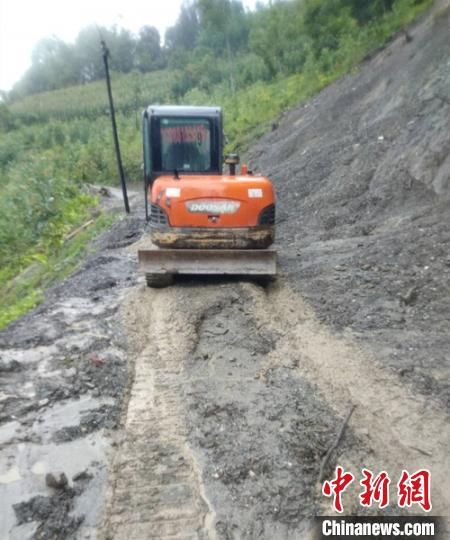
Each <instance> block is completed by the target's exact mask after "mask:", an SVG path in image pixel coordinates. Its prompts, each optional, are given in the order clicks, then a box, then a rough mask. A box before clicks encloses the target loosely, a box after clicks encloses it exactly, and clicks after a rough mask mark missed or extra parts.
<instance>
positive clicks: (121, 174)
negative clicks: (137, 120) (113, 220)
mask: <svg viewBox="0 0 450 540" xmlns="http://www.w3.org/2000/svg"><path fill="white" fill-rule="evenodd" d="M101 44H102V51H103V62H104V64H105V73H106V88H107V90H108V99H109V110H110V112H111V123H112V130H113V139H114V148H115V150H116V158H117V168H118V170H119V177H120V183H121V185H122V195H123V203H124V205H125V212H126V213H127V214H129V213H130V205H129V204H128V194H127V185H126V183H125V174H124V172H123V165H122V157H121V155H120V146H119V137H118V136H117V124H116V114H115V112H114V103H113V97H112V92H111V79H110V77H109V65H108V56H109V50H108V47H107V46H106V43H105V41H104V40H103V39H102V40H101Z"/></svg>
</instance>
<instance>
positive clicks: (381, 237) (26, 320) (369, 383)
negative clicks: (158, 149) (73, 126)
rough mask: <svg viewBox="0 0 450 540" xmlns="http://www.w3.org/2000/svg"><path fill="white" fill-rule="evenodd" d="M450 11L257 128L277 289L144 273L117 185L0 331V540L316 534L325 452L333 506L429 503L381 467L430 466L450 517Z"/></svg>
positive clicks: (443, 3)
mask: <svg viewBox="0 0 450 540" xmlns="http://www.w3.org/2000/svg"><path fill="white" fill-rule="evenodd" d="M449 27H450V1H449V0H439V1H438V2H436V3H435V4H434V6H433V8H432V9H431V10H430V11H429V12H428V13H426V14H425V15H424V16H423V17H422V18H421V19H419V20H418V21H416V23H414V24H413V25H412V26H410V27H408V29H407V31H408V32H407V34H405V33H404V32H401V33H399V34H397V35H395V36H394V38H393V39H392V40H391V41H390V42H389V43H388V44H387V45H386V46H385V47H383V48H380V49H379V50H377V51H374V52H373V53H372V54H371V56H370V57H367V58H366V59H365V61H364V62H363V63H362V64H361V65H360V66H359V67H358V69H357V70H355V71H354V72H353V73H351V74H349V75H346V76H344V77H343V78H340V79H339V80H337V81H336V82H334V83H332V84H330V85H329V86H327V87H326V88H325V89H323V90H322V91H321V92H320V93H319V94H317V95H316V96H314V97H313V98H312V99H310V100H309V101H306V102H305V103H304V104H302V105H300V106H297V107H296V108H294V109H292V110H289V111H287V112H285V113H284V114H282V115H281V116H280V118H279V119H278V120H277V121H273V126H272V130H271V131H270V132H269V133H266V134H265V135H264V136H263V137H262V138H261V139H260V140H259V141H258V142H256V143H255V144H253V145H251V146H250V148H249V149H248V151H247V156H246V159H247V158H248V159H249V160H250V163H251V165H252V167H253V168H254V170H256V171H261V172H262V171H263V172H264V173H265V174H268V175H270V176H271V177H272V178H273V180H274V183H275V186H276V191H277V196H278V200H277V209H278V215H277V234H278V238H277V242H276V247H277V250H278V253H279V258H280V265H279V266H280V268H279V269H280V275H279V277H278V279H277V281H276V282H275V283H273V284H270V285H268V286H266V287H263V286H261V285H260V284H257V283H253V282H251V281H244V280H240V279H238V278H235V279H225V278H223V279H222V278H215V279H213V278H207V277H196V278H188V277H185V278H178V279H177V280H176V281H175V283H174V285H173V286H171V287H168V288H165V289H158V290H156V289H149V288H148V287H146V286H145V280H144V277H143V276H142V275H139V273H138V271H137V263H136V259H137V256H136V254H137V250H138V249H139V248H140V247H141V246H142V245H147V243H148V234H147V233H148V230H147V228H146V226H145V224H144V218H143V208H142V201H141V199H142V193H141V190H140V189H139V192H138V191H134V190H132V193H131V206H132V209H133V211H132V213H131V215H129V216H121V217H120V218H118V219H116V221H115V222H114V223H113V224H110V225H108V226H107V225H105V227H106V228H107V230H105V231H104V232H103V233H102V234H99V235H98V237H97V238H96V239H95V241H94V242H93V243H91V244H90V251H89V253H88V255H86V256H85V257H84V258H83V259H82V261H81V263H80V265H79V266H78V267H77V268H76V270H75V271H73V272H71V274H70V276H68V277H67V278H66V279H64V280H63V281H61V282H60V283H58V284H56V285H55V284H53V285H52V286H51V287H50V289H49V290H48V291H47V293H46V295H45V299H44V301H43V302H42V303H41V304H40V305H39V306H38V307H36V308H35V309H33V310H31V311H30V312H29V313H27V314H26V315H25V316H23V317H21V318H20V319H18V320H16V321H14V322H12V323H11V324H9V325H8V326H7V327H6V328H5V329H3V330H2V331H1V332H0V349H1V352H0V375H1V378H0V399H1V403H2V409H1V411H0V498H1V500H2V520H0V537H1V538H6V539H7V540H13V539H16V538H20V539H22V538H29V539H33V540H34V539H36V540H37V539H40V540H42V539H45V540H47V539H48V540H50V539H52V540H55V539H57V540H60V539H61V540H72V539H78V538H86V539H90V540H95V539H99V540H130V539H133V540H148V539H149V538H157V539H161V540H163V539H165V540H169V539H181V538H184V539H187V538H189V539H192V540H193V539H196V540H206V539H207V540H213V539H215V540H229V539H242V540H244V539H245V540H311V538H312V537H313V530H314V525H315V522H314V517H315V516H329V515H330V514H331V513H333V509H332V506H331V500H330V499H329V498H328V497H326V496H324V495H323V494H322V489H321V488H322V482H321V481H322V480H323V479H328V480H330V479H332V477H333V475H334V471H335V467H336V466H337V465H341V466H342V467H344V469H345V470H347V471H351V472H352V473H353V474H354V475H355V482H354V483H353V484H352V485H351V486H350V487H349V489H348V490H346V492H345V493H344V494H343V498H342V500H343V505H344V512H343V514H342V515H341V516H339V518H341V517H342V516H344V517H345V516H367V515H369V516H375V517H377V518H378V517H380V515H385V514H387V515H391V516H399V515H402V516H405V517H406V516H411V515H420V516H424V515H425V514H424V512H423V510H422V508H421V507H420V506H418V504H416V503H414V504H412V507H411V508H400V507H399V504H398V499H397V492H396V483H397V481H398V479H399V478H400V475H401V473H402V471H403V470H407V471H409V472H410V473H413V472H415V471H419V470H422V469H427V470H429V471H430V474H431V478H432V482H431V498H432V510H431V512H430V514H427V515H432V516H444V524H445V522H446V523H447V524H449V523H450V517H449V516H448V509H449V508H450V482H449V470H450V456H449V452H448V448H449V445H450V410H449V408H450V403H449V383H448V381H449V377H448V376H449V373H450V363H449V362H450V359H449V356H448V351H449V345H450V343H449V339H450V338H449V332H448V328H449V322H450V297H449V287H450V260H449V242H450V235H449V231H448V219H449V215H450V178H449V174H450V163H449V157H448V156H449V150H450V132H449V130H448V118H449V113H450V110H449V109H450V95H449V88H450V69H449V68H450V66H449V64H448V58H449V52H450V41H449V39H448V38H449V33H448V29H449ZM281 82H282V81H281ZM281 82H280V81H278V82H277V83H275V84H281ZM97 191H98V190H97ZM97 197H98V199H99V200H100V204H101V206H102V207H103V208H105V209H107V208H109V209H111V208H113V209H114V208H116V209H117V208H119V207H120V204H121V201H120V192H119V190H117V189H114V188H111V189H109V190H102V192H101V193H97ZM68 248H70V243H66V249H68ZM341 435H342V437H341ZM327 456H328V457H327ZM328 458H329V459H328ZM363 468H367V469H369V470H371V471H373V472H374V473H375V474H378V472H379V471H387V472H388V474H389V476H390V478H391V479H392V485H391V489H390V496H391V499H390V504H389V506H388V507H386V508H384V509H382V510H380V509H379V508H378V505H377V504H374V505H372V507H370V508H366V507H362V506H361V505H360V500H359V495H360V486H359V483H358V481H359V479H360V478H361V471H362V469H363ZM63 474H64V476H62V475H63ZM322 475H323V478H321V476H322ZM439 526H440V525H439ZM445 535H446V536H445ZM447 537H448V531H447V533H445V532H444V533H443V538H447Z"/></svg>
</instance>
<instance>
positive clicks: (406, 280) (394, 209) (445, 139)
mask: <svg viewBox="0 0 450 540" xmlns="http://www.w3.org/2000/svg"><path fill="white" fill-rule="evenodd" d="M449 27H450V6H449V2H448V0H446V1H441V2H437V3H436V5H435V7H434V9H433V11H432V13H431V14H429V15H427V16H426V17H424V19H423V20H421V21H420V22H418V23H417V24H416V25H415V26H414V27H412V28H411V30H410V34H411V36H412V38H413V39H412V41H407V40H406V39H405V36H404V34H399V35H398V36H397V37H396V38H395V39H394V40H393V41H392V42H391V43H390V45H389V46H387V47H386V48H385V49H383V50H382V51H379V52H378V53H377V54H375V55H374V56H373V57H372V58H371V59H368V60H367V61H366V62H365V63H363V65H362V66H361V67H360V69H359V70H358V72H357V73H355V74H352V75H350V76H347V77H344V78H343V79H341V80H339V81H338V82H337V83H335V84H333V85H331V86H329V87H327V88H326V89H325V90H323V91H322V92H321V93H320V94H319V95H318V96H316V97H315V98H314V99H313V100H311V101H310V102H308V103H307V104H305V105H303V106H301V107H298V108H297V109H295V110H292V111H291V112H289V113H288V114H286V115H285V116H284V117H283V118H282V119H281V120H280V122H279V124H278V127H277V128H276V129H275V130H274V131H273V132H272V133H270V134H268V135H267V136H265V137H263V138H262V139H261V140H260V141H259V143H258V144H257V145H256V146H255V147H254V148H253V149H252V151H251V152H250V153H249V158H250V161H251V163H252V164H253V165H256V167H255V169H256V170H260V171H263V172H264V174H269V175H270V176H271V177H272V178H273V179H274V181H275V184H276V189H277V194H278V228H277V234H278V245H279V248H280V252H281V267H282V270H283V271H284V272H286V273H287V274H288V278H289V279H290V280H292V283H293V284H295V286H296V287H297V288H298V289H299V290H300V291H301V292H302V294H303V295H304V296H305V297H306V298H308V299H309V300H310V301H311V302H312V304H313V305H314V307H315V308H316V309H317V311H318V313H319V314H320V317H321V319H322V320H323V321H325V322H327V323H331V324H333V325H334V326H335V328H337V329H344V328H350V329H352V330H353V331H355V332H356V333H358V334H360V335H361V337H362V338H363V339H364V340H365V342H366V343H367V342H369V343H370V344H371V345H373V347H374V349H376V350H377V351H378V356H379V358H380V359H381V360H382V361H383V362H385V363H386V364H387V365H389V366H390V367H391V368H392V369H394V370H396V371H397V372H398V373H399V374H400V375H401V376H403V377H404V378H405V380H406V381H408V382H411V383H413V385H414V388H415V389H418V390H419V391H420V392H422V393H424V394H429V395H431V396H434V397H437V398H438V399H439V400H440V401H441V402H442V403H443V404H444V405H445V406H446V407H450V386H449V382H448V381H449V377H448V375H449V373H450V358H449V356H448V351H449V350H450V332H449V322H450V294H449V284H450V255H449V253H450V230H449V227H448V222H449V218H450V129H449V118H450V63H449V54H450V39H449Z"/></svg>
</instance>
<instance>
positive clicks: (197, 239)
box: [138, 106, 276, 286]
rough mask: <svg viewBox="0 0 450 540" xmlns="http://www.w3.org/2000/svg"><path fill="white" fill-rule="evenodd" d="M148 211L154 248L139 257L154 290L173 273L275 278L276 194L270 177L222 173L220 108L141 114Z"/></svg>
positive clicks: (153, 109)
mask: <svg viewBox="0 0 450 540" xmlns="http://www.w3.org/2000/svg"><path fill="white" fill-rule="evenodd" d="M143 149H144V192H145V214H146V219H147V221H148V222H149V225H150V240H151V245H149V248H148V249H143V250H140V251H139V253H138V256H139V263H140V268H141V270H142V271H143V272H144V273H145V274H146V277H147V284H148V285H149V286H162V285H166V284H168V283H169V282H170V281H171V279H172V278H173V276H174V275H175V274H243V275H261V276H270V275H274V274H275V273H276V253H275V252H274V251H273V250H269V249H267V248H268V247H269V246H270V245H271V244H272V243H273V241H274V221H275V194H274V190H273V186H272V183H271V182H270V180H269V179H268V178H265V177H263V176H257V175H253V174H251V173H249V172H248V171H247V170H246V168H245V167H243V168H241V171H240V173H239V174H237V173H236V166H237V164H238V162H239V159H238V157H237V156H236V155H231V156H229V157H228V159H227V160H226V162H227V163H228V165H229V171H228V173H223V171H222V162H223V132H222V111H221V109H220V108H217V107H181V106H150V107H148V108H147V109H146V110H145V111H144V114H143Z"/></svg>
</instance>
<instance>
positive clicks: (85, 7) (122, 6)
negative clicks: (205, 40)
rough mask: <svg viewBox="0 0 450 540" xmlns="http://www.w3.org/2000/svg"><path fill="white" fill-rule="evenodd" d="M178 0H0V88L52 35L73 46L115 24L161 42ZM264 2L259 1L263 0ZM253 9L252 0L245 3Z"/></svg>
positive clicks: (8, 83)
mask: <svg viewBox="0 0 450 540" xmlns="http://www.w3.org/2000/svg"><path fill="white" fill-rule="evenodd" d="M181 3H182V0H162V1H156V0H147V1H145V0H76V1H72V2H71V1H64V0H0V89H1V90H9V89H10V88H11V86H12V85H13V84H14V83H15V82H16V81H17V80H18V79H20V77H21V76H22V75H23V73H24V72H25V71H26V69H27V68H28V67H29V65H30V61H31V60H30V58H31V51H32V49H33V46H34V45H35V44H36V43H37V42H38V41H39V40H40V39H42V38H44V37H48V36H51V35H56V36H57V37H59V38H61V39H62V40H64V41H66V42H72V41H73V40H74V39H75V37H76V36H77V34H78V32H79V31H80V30H81V28H83V27H85V26H87V25H89V24H91V23H97V24H99V25H103V26H112V25H113V24H117V25H118V26H123V27H124V28H128V29H129V30H131V31H132V32H137V31H138V30H139V28H141V27H142V26H144V25H146V24H147V25H151V26H156V28H158V30H159V32H160V34H161V37H163V36H164V32H165V30H166V28H167V27H169V26H171V25H172V24H173V23H174V22H175V20H176V18H177V16H178V13H179V10H180V6H181ZM263 3H265V2H264V0H263ZM243 4H244V5H245V6H246V7H248V8H253V7H254V6H255V4H256V0H244V1H243Z"/></svg>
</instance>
